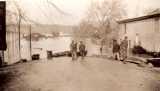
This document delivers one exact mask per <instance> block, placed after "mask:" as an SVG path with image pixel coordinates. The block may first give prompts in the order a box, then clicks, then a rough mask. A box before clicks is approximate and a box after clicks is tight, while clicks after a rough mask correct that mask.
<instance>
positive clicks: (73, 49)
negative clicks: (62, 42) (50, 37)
mask: <svg viewBox="0 0 160 91" xmlns="http://www.w3.org/2000/svg"><path fill="white" fill-rule="evenodd" d="M70 49H71V56H72V60H76V59H77V43H76V42H75V41H74V40H73V41H72V43H71V45H70Z"/></svg>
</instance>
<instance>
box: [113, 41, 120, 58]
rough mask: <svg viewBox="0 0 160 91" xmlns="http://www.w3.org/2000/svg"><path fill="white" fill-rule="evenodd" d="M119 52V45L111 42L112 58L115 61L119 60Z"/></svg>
mask: <svg viewBox="0 0 160 91" xmlns="http://www.w3.org/2000/svg"><path fill="white" fill-rule="evenodd" d="M119 51H120V45H119V44H118V42H117V40H113V49H112V52H113V57H114V58H115V60H119Z"/></svg>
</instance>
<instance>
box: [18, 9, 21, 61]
mask: <svg viewBox="0 0 160 91" xmlns="http://www.w3.org/2000/svg"><path fill="white" fill-rule="evenodd" d="M18 37H19V40H18V41H19V58H20V59H21V14H20V12H19V20H18Z"/></svg>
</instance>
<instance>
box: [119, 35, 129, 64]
mask: <svg viewBox="0 0 160 91" xmlns="http://www.w3.org/2000/svg"><path fill="white" fill-rule="evenodd" d="M127 51H128V37H127V36H125V38H124V40H123V41H122V42H121V44H120V60H121V61H123V62H124V63H125V60H126V59H127Z"/></svg>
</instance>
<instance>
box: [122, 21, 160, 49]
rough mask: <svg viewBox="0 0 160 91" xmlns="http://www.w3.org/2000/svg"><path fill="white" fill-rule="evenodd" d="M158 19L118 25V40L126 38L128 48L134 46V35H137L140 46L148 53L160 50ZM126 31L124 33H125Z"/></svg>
mask: <svg viewBox="0 0 160 91" xmlns="http://www.w3.org/2000/svg"><path fill="white" fill-rule="evenodd" d="M159 22H160V19H158V18H156V19H155V18H151V19H146V20H141V21H134V22H129V23H126V25H125V24H120V26H121V29H120V32H119V36H120V38H122V37H123V36H125V35H126V36H128V38H129V40H130V42H129V44H130V48H133V46H134V45H135V40H136V34H138V35H139V40H140V42H141V46H143V47H144V48H145V49H147V50H149V51H159V48H160V28H159V27H160V23H159ZM125 29H126V32H125Z"/></svg>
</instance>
